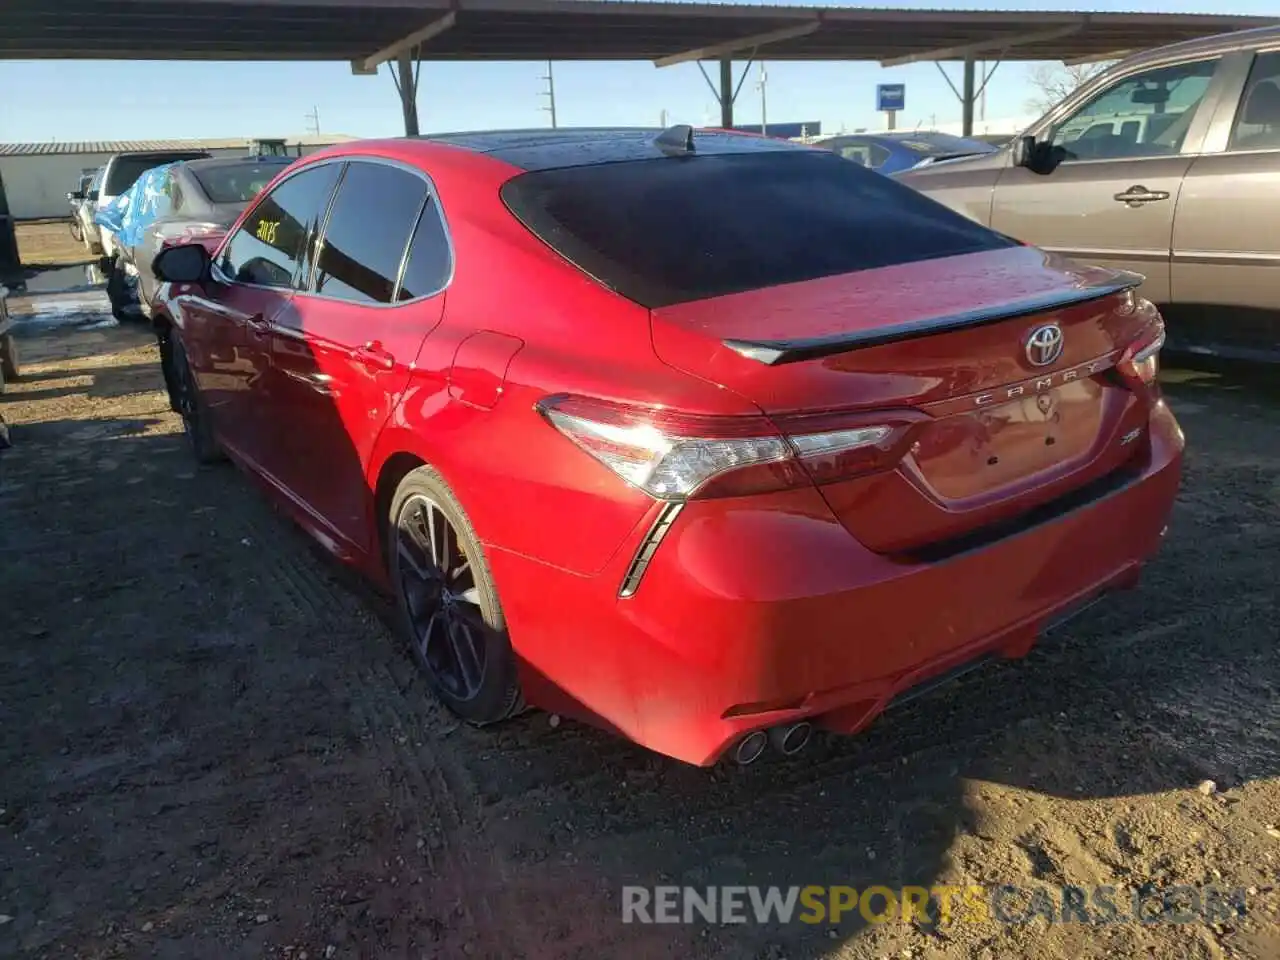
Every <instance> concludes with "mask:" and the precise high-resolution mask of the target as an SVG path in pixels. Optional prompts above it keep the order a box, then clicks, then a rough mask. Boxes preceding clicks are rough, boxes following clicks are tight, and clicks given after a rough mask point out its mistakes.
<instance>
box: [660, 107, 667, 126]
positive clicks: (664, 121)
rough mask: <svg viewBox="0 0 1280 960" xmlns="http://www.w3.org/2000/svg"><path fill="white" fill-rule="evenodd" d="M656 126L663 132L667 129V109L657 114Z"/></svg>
mask: <svg viewBox="0 0 1280 960" xmlns="http://www.w3.org/2000/svg"><path fill="white" fill-rule="evenodd" d="M658 126H660V127H661V128H662V129H663V130H665V129H667V108H666V107H663V108H662V112H661V113H660V114H658Z"/></svg>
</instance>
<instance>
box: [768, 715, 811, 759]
mask: <svg viewBox="0 0 1280 960" xmlns="http://www.w3.org/2000/svg"><path fill="white" fill-rule="evenodd" d="M811 733H813V725H812V724H811V723H809V721H808V720H801V721H800V722H799V723H793V724H791V725H790V726H786V727H774V728H773V729H771V730H770V731H769V742H770V743H772V744H773V749H775V750H777V751H778V752H779V753H780V754H782V755H783V756H784V757H793V756H795V755H796V754H797V753H799V752H800V751H801V750H803V749H804V748H805V747H806V746H808V743H809V735H810V734H811Z"/></svg>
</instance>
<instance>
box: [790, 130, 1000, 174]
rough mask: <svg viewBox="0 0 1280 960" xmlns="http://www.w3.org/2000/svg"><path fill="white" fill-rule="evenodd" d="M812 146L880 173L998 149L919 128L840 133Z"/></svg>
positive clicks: (977, 141) (978, 141)
mask: <svg viewBox="0 0 1280 960" xmlns="http://www.w3.org/2000/svg"><path fill="white" fill-rule="evenodd" d="M813 146H815V147H822V148H824V149H826V150H831V151H834V152H835V153H838V154H840V156H842V157H844V158H845V159H846V160H852V161H854V162H855V163H860V164H862V165H863V166H864V167H870V168H871V169H872V170H875V171H877V172H878V173H883V174H891V173H899V172H900V171H902V170H910V169H911V168H912V167H919V166H922V165H924V164H926V163H937V162H938V161H939V160H954V159H956V158H957V157H972V156H974V155H975V154H979V153H994V152H995V151H996V150H998V149H999V147H997V146H995V145H994V144H990V143H985V142H984V141H982V140H971V139H969V138H967V137H954V136H952V135H951V134H949V133H932V132H929V131H919V130H915V131H903V132H900V133H897V132H895V133H850V134H842V135H840V136H836V137H827V138H826V139H825V140H818V141H817V142H815V143H814V144H813Z"/></svg>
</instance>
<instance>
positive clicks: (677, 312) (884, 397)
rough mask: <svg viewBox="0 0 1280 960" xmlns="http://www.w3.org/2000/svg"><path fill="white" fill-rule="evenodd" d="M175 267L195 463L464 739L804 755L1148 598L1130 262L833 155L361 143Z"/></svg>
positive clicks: (1169, 441) (1144, 470)
mask: <svg viewBox="0 0 1280 960" xmlns="http://www.w3.org/2000/svg"><path fill="white" fill-rule="evenodd" d="M210 248H212V249H210ZM155 269H156V272H157V274H158V275H159V276H160V277H161V279H163V280H166V281H168V286H167V287H166V288H165V290H164V292H163V293H162V295H161V297H160V299H159V301H158V303H157V305H156V308H157V309H156V315H157V317H158V318H159V322H160V329H159V334H160V338H161V346H162V357H163V362H164V364H165V368H166V374H167V378H168V382H169V383H170V384H171V393H172V401H173V404H174V407H175V409H177V410H178V411H179V412H180V413H181V414H182V416H183V419H184V422H185V425H186V429H187V433H188V435H189V437H190V440H191V443H192V445H193V448H194V450H195V453H196V455H197V456H198V457H199V458H200V459H202V460H211V459H214V458H216V457H218V456H221V455H226V456H228V457H230V458H231V459H232V460H233V461H235V462H236V463H237V464H239V465H240V466H241V467H243V468H245V469H246V470H248V471H249V472H250V473H251V474H253V475H255V476H256V477H258V478H260V479H261V480H262V481H264V482H265V485H266V486H267V487H268V488H269V489H270V490H271V491H272V492H273V493H274V494H275V496H276V497H277V498H278V499H279V500H280V502H281V503H283V504H284V505H285V506H286V507H287V508H288V509H289V510H290V511H291V513H292V514H293V515H294V516H295V517H296V519H297V520H298V521H299V522H300V523H301V524H302V525H303V526H304V527H305V528H306V529H307V530H308V531H310V532H311V533H312V534H313V535H314V536H315V537H316V538H317V539H318V540H319V541H320V542H321V543H322V544H323V545H324V546H325V547H327V548H328V549H329V550H330V551H332V552H333V553H334V554H336V555H337V556H338V557H340V558H342V559H343V560H345V561H348V562H351V563H353V564H356V565H358V566H360V567H362V568H363V569H364V570H365V571H367V573H368V574H369V575H370V576H372V577H374V578H375V579H376V580H378V581H379V582H380V583H381V584H382V585H383V586H384V587H386V588H387V589H388V590H390V591H392V592H393V593H394V595H395V597H396V599H397V601H398V607H399V610H400V614H401V617H402V620H403V627H404V631H405V635H406V637H407V638H408V640H409V643H410V646H411V648H412V650H413V652H414V654H415V656H416V658H417V660H418V662H419V664H420V665H421V668H422V670H423V671H424V672H425V674H426V677H427V678H428V679H429V681H430V683H431V685H432V687H433V689H434V690H435V691H436V693H437V694H438V696H439V697H440V699H441V700H442V701H443V702H444V703H446V704H447V705H448V706H449V707H450V708H451V709H453V710H454V711H455V712H456V713H458V714H459V715H460V716H462V717H464V718H465V719H467V720H469V721H472V722H474V723H478V724H484V723H491V722H494V721H498V720H502V719H503V718H505V717H508V716H510V715H511V714H512V713H514V712H516V711H518V710H520V709H521V708H522V707H523V706H524V705H525V704H531V705H536V706H540V707H543V708H545V709H548V710H553V711H556V712H559V713H564V714H568V715H572V716H577V717H580V718H583V719H585V720H587V721H589V722H592V723H595V724H598V725H601V726H603V727H605V728H607V729H610V730H613V731H616V732H618V733H620V734H622V735H624V736H626V737H629V738H631V739H632V740H635V741H637V742H638V743H641V744H643V745H645V746H647V747H650V748H652V749H654V750H657V751H661V752H662V753H665V754H669V755H670V756H673V757H678V758H680V759H681V760H685V761H688V762H691V763H695V764H710V763H712V762H714V761H716V760H717V759H718V758H720V757H722V756H725V755H728V756H731V757H733V758H735V759H736V760H738V761H739V762H750V761H752V760H754V759H756V758H757V757H759V756H760V755H761V754H762V753H764V752H766V751H768V750H770V749H771V748H770V745H771V744H772V749H773V750H775V751H779V752H782V753H792V752H795V751H796V750H798V749H800V748H801V747H802V746H803V745H804V743H805V741H806V740H807V738H808V733H809V730H810V725H811V724H814V725H819V726H822V727H825V728H828V729H831V730H836V731H845V732H852V731H856V730H858V729H860V728H862V727H863V726H865V725H866V724H868V723H869V722H870V721H871V720H872V719H873V718H874V717H875V716H876V715H877V714H879V713H880V712H881V711H882V710H883V709H884V708H885V707H886V706H887V705H889V704H890V703H891V702H892V701H894V700H895V699H898V698H901V697H903V696H907V695H910V694H911V693H912V692H914V691H917V690H919V689H920V688H922V686H923V685H926V684H931V683H934V682H938V681H940V680H941V679H944V678H946V677H948V676H951V675H952V674H953V673H955V672H956V671H959V670H962V669H965V668H967V667H969V666H971V665H973V664H975V663H977V662H980V661H982V660H984V659H986V658H988V657H992V656H996V657H1016V656H1020V655H1022V654H1024V653H1025V652H1026V651H1027V650H1028V649H1029V648H1030V647H1031V645H1032V644H1033V642H1034V641H1035V638H1036V637H1037V635H1039V634H1040V633H1041V632H1042V631H1043V630H1044V629H1045V628H1046V626H1047V625H1050V624H1052V623H1054V622H1056V621H1059V620H1060V619H1062V618H1063V617H1064V616H1066V615H1067V614H1069V613H1070V612H1072V611H1074V610H1076V609H1078V608H1079V607H1081V606H1082V605H1084V604H1087V603H1089V602H1091V601H1093V600H1094V599H1095V598H1097V597H1098V596H1100V595H1101V594H1104V593H1106V592H1108V591H1110V590H1112V589H1114V588H1118V587H1125V586H1130V585H1132V584H1133V583H1134V582H1135V581H1136V579H1137V575H1138V571H1139V568H1140V567H1141V566H1142V564H1143V562H1144V561H1145V560H1147V559H1148V558H1149V557H1150V556H1151V555H1152V554H1153V553H1154V552H1155V551H1156V549H1157V547H1158V545H1159V543H1160V539H1161V535H1162V534H1163V532H1164V529H1165V524H1166V521H1167V519H1168V516H1169V512H1170V508H1171V506H1172V504H1173V500H1174V497H1175V494H1176V491H1177V487H1178V482H1179V473H1180V469H1181V457H1182V448H1183V439H1182V434H1181V432H1180V431H1179V428H1178V425H1177V423H1176V422H1175V420H1174V418H1173V416H1172V414H1171V413H1170V411H1169V409H1168V408H1167V407H1166V406H1165V404H1164V402H1163V401H1162V400H1161V397H1160V391H1159V387H1158V385H1157V383H1156V368H1157V355H1158V351H1159V350H1160V347H1161V344H1162V343H1163V339H1164V334H1163V323H1162V321H1161V319H1160V316H1159V314H1158V313H1157V312H1156V310H1155V308H1154V307H1153V306H1152V305H1151V304H1150V303H1148V302H1147V301H1145V300H1143V299H1142V298H1141V297H1140V296H1138V295H1137V294H1136V292H1135V287H1136V285H1137V284H1138V283H1139V282H1140V279H1141V278H1139V277H1136V276H1134V275H1130V274H1117V273H1114V272H1111V271H1108V270H1103V269H1097V268H1090V267H1082V266H1079V265H1077V264H1075V263H1072V262H1070V261H1067V260H1062V259H1058V258H1056V257H1054V256H1051V255H1049V254H1046V253H1044V252H1042V251H1039V250H1036V249H1034V248H1032V247H1028V246H1024V245H1022V244H1019V243H1017V242H1016V241H1014V240H1011V239H1009V238H1008V237H1005V236H1002V235H1000V234H997V233H993V232H992V231H990V230H988V229H986V228H985V227H982V226H980V225H979V224H977V223H973V222H971V221H969V220H967V219H965V218H963V217H961V216H959V215H957V214H955V213H952V212H951V211H949V210H948V209H946V208H945V207H943V206H941V205H940V204H937V203H935V202H933V201H931V200H929V199H927V198H925V197H924V196H921V195H920V194H917V193H915V192H914V191H912V190H911V189H910V188H908V187H906V186H903V185H901V184H898V183H895V182H894V181H893V180H891V179H889V178H887V177H882V176H880V175H879V174H876V173H874V172H871V171H868V170H866V169H864V168H862V167H859V166H858V165H857V164H852V163H848V162H847V161H844V160H842V159H840V158H839V157H837V156H835V155H834V154H832V153H830V152H829V151H824V150H818V149H811V148H807V147H800V146H797V145H795V144H791V143H786V142H780V141H777V140H770V139H764V138H760V137H748V136H737V135H733V134H729V133H711V132H700V131H691V130H690V129H689V128H673V129H671V130H668V131H664V132H659V131H644V130H559V131H554V130H553V131H534V132H528V131H526V132H515V133H476V134H460V135H453V136H438V137H431V138H424V139H404V140H386V141H377V142H363V143H356V144H344V145H343V146H341V147H340V148H334V149H330V150H326V151H322V152H320V153H317V154H314V155H312V156H310V157H307V158H304V159H302V160H299V161H298V162H297V163H295V164H294V165H293V166H291V167H290V168H288V169H287V170H286V171H285V172H284V173H283V174H281V175H280V176H279V177H278V178H277V179H276V180H275V182H274V183H273V184H272V185H271V186H270V187H269V188H268V189H267V190H265V191H264V193H263V194H262V195H261V196H260V197H259V198H258V200H257V201H256V203H254V204H253V205H252V206H251V207H250V208H249V209H248V210H247V211H246V212H245V214H244V215H243V216H242V217H241V219H240V221H239V222H238V223H237V224H236V225H235V226H234V227H233V228H232V229H231V230H230V232H229V233H228V235H227V236H226V237H225V238H224V239H223V240H222V241H221V242H220V243H209V244H207V245H202V244H189V245H180V246H174V247H171V248H169V249H166V250H165V251H163V252H162V253H161V254H160V255H159V257H157V259H156V263H155Z"/></svg>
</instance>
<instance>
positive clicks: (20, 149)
mask: <svg viewBox="0 0 1280 960" xmlns="http://www.w3.org/2000/svg"><path fill="white" fill-rule="evenodd" d="M255 139H257V138H255V137H217V138H210V139H204V140H58V141H53V142H49V143H0V157H30V156H43V155H50V156H51V155H61V154H68V153H136V152H139V151H154V150H236V149H238V148H241V147H244V148H245V149H248V147H249V145H250V144H251V143H252V142H253V141H254V140H255ZM262 139H282V138H279V137H274V138H273V137H264V138H262ZM283 139H284V141H285V143H286V144H287V145H288V146H290V147H292V146H295V145H301V146H304V147H314V146H323V145H327V144H330V143H344V142H346V141H348V140H354V139H356V138H355V137H351V136H348V135H347V134H345V133H328V134H319V135H316V134H303V135H300V136H293V137H284V138H283Z"/></svg>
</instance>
